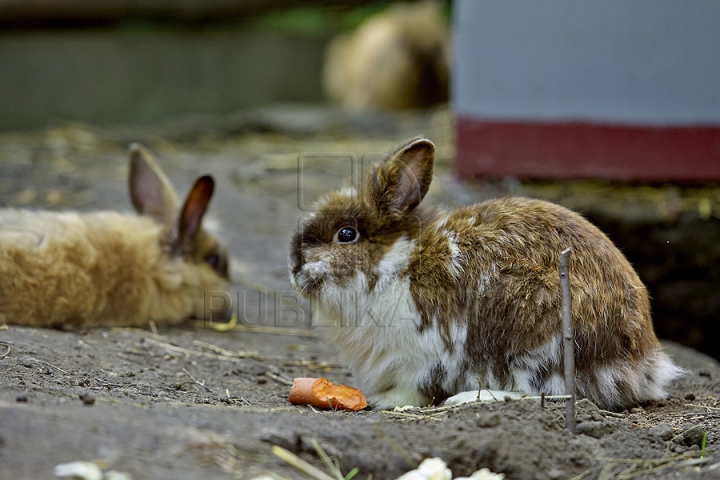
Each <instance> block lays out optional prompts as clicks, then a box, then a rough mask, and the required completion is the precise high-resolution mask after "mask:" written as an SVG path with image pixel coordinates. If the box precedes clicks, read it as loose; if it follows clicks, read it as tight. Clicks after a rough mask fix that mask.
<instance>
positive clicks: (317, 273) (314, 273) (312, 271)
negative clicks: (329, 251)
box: [302, 261, 330, 278]
mask: <svg viewBox="0 0 720 480" xmlns="http://www.w3.org/2000/svg"><path fill="white" fill-rule="evenodd" d="M302 269H303V272H305V273H306V274H307V275H308V276H309V277H310V278H319V277H323V276H325V275H327V274H329V273H330V268H329V267H328V264H327V263H326V262H323V261H317V262H309V263H306V264H305V265H303V268H302Z"/></svg>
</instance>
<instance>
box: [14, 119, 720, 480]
mask: <svg viewBox="0 0 720 480" xmlns="http://www.w3.org/2000/svg"><path fill="white" fill-rule="evenodd" d="M269 116H270V117H272V115H269ZM306 116H307V115H306ZM311 117H312V116H311ZM312 118H315V119H316V122H315V123H314V124H312V125H310V126H309V127H308V123H307V120H305V122H304V123H302V124H301V125H300V124H296V123H294V122H295V117H293V115H289V116H285V117H282V122H283V133H282V134H281V133H277V132H276V131H273V129H271V128H269V127H268V123H272V122H271V120H272V121H274V122H277V121H278V120H277V118H275V117H273V118H271V119H270V120H268V116H262V115H260V116H255V117H252V118H249V119H248V118H244V119H234V120H233V121H232V122H225V123H222V122H220V123H217V122H216V123H215V124H212V122H210V123H211V127H208V128H206V129H204V130H203V129H200V130H199V129H198V128H195V127H194V126H193V125H194V124H193V122H192V121H189V122H188V123H186V124H183V125H174V126H165V127H164V129H156V130H152V131H138V130H131V129H113V130H103V131H100V130H96V129H92V128H89V127H84V126H78V125H64V126H62V127H58V128H54V129H49V130H47V131H44V132H37V133H26V134H2V135H0V173H1V174H2V175H0V200H2V201H3V202H4V204H5V205H14V206H28V207H32V208H37V207H47V208H73V209H82V210H92V209H102V208H112V209H121V210H126V209H129V202H128V200H127V198H126V196H127V193H126V185H125V179H126V175H127V167H126V159H125V152H124V149H125V146H126V145H127V142H128V141H130V140H141V141H143V142H145V143H146V144H148V146H149V147H151V148H152V149H153V150H155V151H156V152H158V154H159V156H160V160H161V163H162V165H163V167H164V168H165V169H166V171H167V172H168V174H169V176H170V177H171V179H172V180H173V181H174V182H175V183H176V185H177V186H178V187H179V190H180V191H181V192H184V191H185V189H187V187H188V186H189V185H190V183H191V182H192V180H193V178H194V177H195V176H196V175H197V174H198V173H201V172H211V173H212V174H213V175H215V177H216V179H217V180H218V190H217V192H218V193H217V198H215V200H214V203H213V205H212V207H211V208H212V211H213V212H214V215H215V216H216V217H217V218H218V220H219V221H220V222H221V223H222V224H223V225H224V232H225V233H224V235H223V236H224V238H225V240H226V242H227V243H228V246H229V248H230V251H231V254H232V276H233V279H234V281H235V283H234V287H235V289H236V292H237V300H238V302H237V303H236V305H235V306H234V308H235V309H236V312H237V313H239V318H240V320H241V322H240V323H241V327H242V328H238V329H234V330H231V331H227V332H220V331H215V330H213V329H212V328H210V326H209V325H207V324H203V323H189V324H187V325H184V326H182V327H179V328H173V329H162V330H160V331H158V332H153V331H151V328H150V326H148V328H147V329H106V328H98V329H90V330H83V331H72V332H63V331H56V330H40V329H30V328H22V327H17V326H8V327H6V328H5V327H0V328H2V329H1V330H0V342H6V343H7V344H9V345H7V346H6V345H5V344H3V343H0V357H1V358H0V478H2V479H44V478H54V477H53V473H52V472H53V467H54V466H55V465H57V464H59V463H63V462H70V461H75V460H86V461H99V462H100V463H101V465H102V466H103V468H107V469H114V470H118V471H124V472H128V473H130V474H131V475H132V477H133V478H134V479H135V480H138V479H144V478H158V479H162V478H168V479H170V478H172V479H177V478H183V479H184V478H187V479H193V478H198V479H210V478H248V479H249V478H253V477H254V476H257V475H260V474H263V473H271V474H273V475H277V476H280V477H283V478H304V477H303V475H302V474H301V473H300V472H299V471H298V470H297V469H295V468H294V467H292V466H290V465H289V464H287V463H285V462H284V461H283V460H281V459H279V458H278V457H276V456H275V455H273V453H272V452H271V448H272V446H274V445H278V446H281V447H283V448H285V449H287V450H289V451H291V452H293V453H295V454H296V455H298V456H299V457H301V458H302V459H304V460H306V461H308V462H310V463H312V464H314V465H315V466H317V467H318V468H321V469H323V470H325V471H327V469H326V468H325V467H324V466H323V463H322V461H321V460H320V457H319V455H318V452H317V450H316V448H315V447H314V446H313V443H312V441H313V439H316V440H317V441H318V442H319V444H320V445H321V446H322V448H323V449H324V450H325V451H326V452H327V453H328V454H329V455H330V456H331V457H333V458H334V459H336V460H337V462H338V464H339V467H340V470H341V471H342V472H343V474H347V473H348V472H350V471H351V470H353V469H355V468H357V469H359V472H358V474H357V476H356V477H355V478H362V479H364V478H374V479H391V478H395V477H397V476H398V475H400V474H402V473H403V472H406V471H408V470H410V469H412V468H414V467H415V466H417V464H418V463H419V462H420V461H421V460H422V459H423V458H427V457H433V456H438V457H441V458H442V459H444V460H445V461H446V462H447V463H448V465H449V466H450V468H451V469H452V471H453V473H454V474H455V475H457V476H460V475H468V474H470V473H471V472H473V471H475V470H477V469H479V468H482V467H488V468H490V469H491V470H493V471H495V472H501V473H504V474H505V478H507V479H571V478H575V479H614V478H658V479H659V478H662V479H665V478H667V479H669V478H683V479H684V478H687V479H700V478H720V454H719V453H718V448H719V447H720V364H718V362H717V361H715V360H713V359H712V358H710V357H707V356H705V355H702V354H699V353H697V352H695V351H693V350H690V349H688V348H685V347H681V346H679V345H677V344H672V343H667V344H666V348H667V351H668V352H669V353H670V355H671V356H672V357H673V358H674V359H675V360H676V361H677V362H678V363H679V364H680V365H681V366H683V367H685V368H687V369H688V374H687V375H686V376H685V377H684V378H683V379H682V380H680V381H678V382H676V383H675V384H674V385H673V386H672V388H671V392H670V397H669V399H668V400H667V401H663V402H658V403H653V404H649V405H643V406H639V407H637V408H634V409H632V410H631V411H625V412H616V413H613V412H605V411H602V410H599V409H598V408H597V407H595V406H594V405H592V404H590V403H589V402H586V401H581V402H579V403H578V420H579V422H580V423H579V425H578V433H577V434H575V435H570V434H568V433H567V432H566V431H565V429H564V427H563V425H564V407H563V406H562V405H560V404H553V403H551V402H546V404H545V405H541V403H540V402H539V401H537V400H513V401H507V402H499V403H483V404H473V405H466V406H460V407H456V408H453V409H445V410H443V409H440V410H437V409H424V410H416V411H404V412H381V411H371V410H368V411H363V412H359V413H345V412H334V411H319V410H315V409H312V408H309V407H305V406H292V405H290V404H289V403H288V402H287V395H288V392H289V388H290V387H289V383H291V381H292V379H293V378H294V377H299V376H326V377H328V378H329V379H330V380H333V381H336V382H342V383H348V384H352V378H351V377H350V376H349V374H348V373H347V372H346V371H345V370H344V369H343V368H342V366H341V365H338V364H336V363H335V362H336V357H335V352H334V351H333V350H332V349H331V348H330V347H329V346H328V345H326V344H325V343H324V342H323V341H322V339H321V338H319V337H316V336H314V335H313V333H312V331H311V330H309V326H310V316H309V309H308V307H307V306H306V305H305V304H302V303H300V304H296V302H297V296H295V295H294V294H293V293H292V292H291V288H290V285H289V282H288V281H287V273H286V264H285V262H286V248H287V243H288V238H289V236H290V235H291V233H292V231H293V229H294V228H295V227H296V225H297V220H298V218H300V216H301V215H302V213H303V210H304V209H306V208H307V205H309V204H310V202H311V201H312V198H314V197H315V196H316V195H317V194H318V193H320V192H322V191H324V190H327V189H329V188H333V187H334V186H336V185H339V184H340V181H341V180H340V179H341V178H342V177H343V176H345V173H344V171H347V165H348V162H347V159H354V158H355V159H358V161H359V160H360V159H363V158H365V159H367V160H372V159H376V158H378V154H377V153H376V154H374V155H367V156H365V157H363V156H362V154H363V153H365V152H383V151H386V150H387V149H388V148H389V147H390V146H391V145H392V144H393V143H394V142H397V141H399V140H402V139H403V138H405V137H409V136H414V135H416V134H418V133H424V134H426V135H427V136H429V137H430V138H431V139H433V140H434V141H435V142H436V143H437V145H438V157H439V158H438V173H437V175H436V180H435V182H434V184H433V187H432V190H431V194H430V198H429V201H430V202H436V201H445V202H450V203H453V202H454V203H463V202H468V201H472V200H473V195H474V192H475V190H473V189H464V187H463V186H462V185H460V184H458V183H457V182H456V181H455V180H453V179H452V176H451V175H450V168H449V166H450V161H451V159H452V156H453V150H452V142H451V138H452V137H451V133H450V132H451V129H450V128H449V116H448V115H447V112H436V113H434V114H429V115H425V116H423V117H422V118H419V119H418V118H415V117H413V118H407V119H402V120H388V119H383V118H379V119H375V121H373V122H370V121H366V122H364V123H363V122H360V123H359V124H358V123H357V122H356V123H355V124H356V127H357V128H358V129H360V130H362V135H356V136H353V135H347V134H343V133H338V132H333V133H332V134H329V133H327V131H329V130H332V128H334V127H337V125H338V124H341V123H342V122H343V121H348V120H347V119H345V118H344V117H342V118H338V117H332V116H328V114H322V113H318V114H317V115H316V116H315V117H312ZM204 122H205V123H203V125H207V123H208V120H207V119H204ZM243 122H244V123H243ZM383 122H384V123H383ZM240 124H241V126H238V125H240ZM248 125H250V126H252V125H255V128H249V127H248ZM357 125H359V126H357ZM241 131H242V132H241ZM243 132H244V133H243ZM303 152H304V155H301V156H300V158H301V160H302V162H303V166H304V168H303V174H302V175H301V177H302V184H301V185H302V188H299V186H298V185H299V183H298V168H297V165H298V155H299V154H300V153H303ZM353 155H355V156H353ZM299 192H300V195H299V194H298V193H299ZM6 349H7V350H8V351H7V353H6V352H5V350H6ZM705 432H707V435H706V436H704V433H705ZM704 437H705V440H703V438H704Z"/></svg>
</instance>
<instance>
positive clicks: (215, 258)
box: [205, 255, 220, 268]
mask: <svg viewBox="0 0 720 480" xmlns="http://www.w3.org/2000/svg"><path fill="white" fill-rule="evenodd" d="M205 263H207V264H208V265H210V266H211V267H213V268H216V267H217V266H218V264H219V263H220V256H219V255H210V256H209V257H207V258H206V259H205Z"/></svg>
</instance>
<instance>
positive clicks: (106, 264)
mask: <svg viewBox="0 0 720 480" xmlns="http://www.w3.org/2000/svg"><path fill="white" fill-rule="evenodd" d="M129 153H130V177H129V187H130V197H131V200H132V204H133V206H134V207H135V210H136V211H137V213H138V214H139V215H136V214H122V213H118V212H113V211H98V212H90V213H79V212H72V211H68V212H49V211H29V210H17V209H0V323H2V322H5V323H8V324H16V325H26V326H32V327H59V328H79V327H94V326H100V325H105V326H113V327H114V326H140V325H146V324H147V322H148V321H149V320H153V321H155V322H156V325H158V326H166V325H172V324H176V323H179V322H180V321H182V320H184V319H186V318H188V317H196V318H203V317H204V309H205V304H204V302H205V298H204V297H205V292H206V291H211V290H225V289H226V288H227V287H228V285H229V274H228V268H229V266H228V254H227V250H226V249H225V247H224V246H223V244H222V243H221V242H220V240H218V239H217V238H216V237H215V236H213V235H211V234H210V233H208V232H207V231H205V229H203V228H202V219H203V216H204V214H205V211H206V209H207V207H208V204H209V202H210V198H211V196H212V194H213V190H214V185H215V183H214V180H213V178H212V177H210V176H208V175H205V176H201V177H199V178H198V179H197V180H196V181H195V184H194V185H193V186H192V188H191V189H190V192H189V193H188V196H187V199H186V200H185V203H184V204H183V205H180V203H179V201H178V197H177V194H176V192H175V189H174V188H173V186H172V184H171V183H170V180H169V179H168V178H167V177H166V176H165V174H164V173H163V171H162V170H161V169H160V167H159V165H158V164H157V162H156V161H155V160H154V158H153V156H152V155H151V154H150V152H149V151H148V150H146V149H145V148H144V147H142V146H140V145H137V144H133V145H131V146H130V151H129Z"/></svg>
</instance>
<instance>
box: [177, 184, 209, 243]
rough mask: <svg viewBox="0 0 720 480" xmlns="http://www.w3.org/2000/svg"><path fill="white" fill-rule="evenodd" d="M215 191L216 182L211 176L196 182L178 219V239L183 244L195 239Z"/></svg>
mask: <svg viewBox="0 0 720 480" xmlns="http://www.w3.org/2000/svg"><path fill="white" fill-rule="evenodd" d="M214 190H215V180H213V178H212V177H211V176H210V175H203V176H202V177H200V178H198V179H197V180H195V183H194V184H193V186H192V188H191V189H190V192H189V193H188V196H187V199H185V204H184V205H183V208H182V211H181V212H180V216H179V217H178V239H179V241H180V242H181V243H182V242H186V241H193V240H194V239H195V235H196V234H197V232H198V231H199V230H200V226H201V224H202V219H203V216H205V212H206V211H207V208H208V205H209V204H210V199H211V198H212V194H213V191H214Z"/></svg>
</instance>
